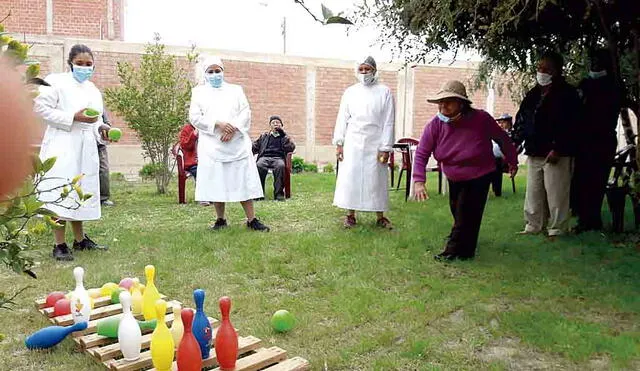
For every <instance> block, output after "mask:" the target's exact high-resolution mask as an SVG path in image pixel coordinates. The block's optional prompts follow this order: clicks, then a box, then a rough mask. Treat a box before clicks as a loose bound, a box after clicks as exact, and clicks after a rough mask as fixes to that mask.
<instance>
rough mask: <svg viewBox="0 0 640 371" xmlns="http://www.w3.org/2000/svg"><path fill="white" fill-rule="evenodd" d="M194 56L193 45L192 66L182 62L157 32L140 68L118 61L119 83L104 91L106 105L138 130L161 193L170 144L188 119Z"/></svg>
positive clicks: (167, 176)
mask: <svg viewBox="0 0 640 371" xmlns="http://www.w3.org/2000/svg"><path fill="white" fill-rule="evenodd" d="M195 58H196V55H195V54H193V49H192V51H191V52H190V53H189V54H188V55H187V62H188V64H189V67H188V68H184V67H182V66H180V64H179V63H178V60H177V59H176V57H174V56H172V55H169V54H167V52H166V50H165V46H164V45H163V44H161V43H160V37H159V36H158V35H156V36H155V37H154V41H153V43H150V44H148V45H147V46H146V48H145V54H144V55H143V56H142V60H141V61H140V65H139V67H138V68H136V67H134V66H133V65H132V64H131V63H129V62H119V63H118V77H119V78H120V86H118V87H116V88H112V89H107V91H106V92H105V101H106V103H107V106H108V107H109V108H111V109H112V110H113V111H114V112H116V113H117V114H119V115H120V116H122V117H123V118H124V120H125V121H126V122H127V124H128V125H129V127H130V128H131V129H133V130H134V131H135V132H136V133H137V134H138V137H139V138H140V141H141V143H142V149H143V151H144V156H145V157H146V158H148V159H150V160H151V165H152V168H153V169H154V170H155V171H154V172H155V180H156V188H157V190H158V193H161V194H162V193H165V192H166V189H167V185H168V184H169V181H170V180H171V168H172V163H171V162H172V157H171V154H170V150H171V146H172V145H173V143H174V142H175V141H176V138H177V135H178V133H179V131H180V128H181V127H182V125H184V124H185V123H186V122H187V119H188V105H189V100H190V98H191V88H192V87H193V83H192V81H191V79H190V76H189V75H190V72H189V71H191V70H192V68H191V67H192V64H193V62H194V61H195Z"/></svg>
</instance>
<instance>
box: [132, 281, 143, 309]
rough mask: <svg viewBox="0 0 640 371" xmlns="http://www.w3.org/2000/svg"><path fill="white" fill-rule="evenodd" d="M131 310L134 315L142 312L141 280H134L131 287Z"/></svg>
mask: <svg viewBox="0 0 640 371" xmlns="http://www.w3.org/2000/svg"><path fill="white" fill-rule="evenodd" d="M136 280H137V278H136ZM131 312H133V315H134V316H137V315H140V314H142V293H141V292H140V281H138V282H134V284H133V286H132V287H131Z"/></svg>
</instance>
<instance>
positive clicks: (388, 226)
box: [376, 216, 393, 230]
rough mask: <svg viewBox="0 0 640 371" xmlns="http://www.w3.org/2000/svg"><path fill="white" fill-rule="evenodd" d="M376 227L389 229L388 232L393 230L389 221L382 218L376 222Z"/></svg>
mask: <svg viewBox="0 0 640 371" xmlns="http://www.w3.org/2000/svg"><path fill="white" fill-rule="evenodd" d="M376 225H377V226H378V227H380V228H384V229H389V230H391V229H393V224H391V221H390V220H389V219H387V218H386V217H384V216H383V217H382V218H380V219H378V221H377V222H376Z"/></svg>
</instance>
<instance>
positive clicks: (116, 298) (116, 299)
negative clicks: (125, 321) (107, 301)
mask: <svg viewBox="0 0 640 371" xmlns="http://www.w3.org/2000/svg"><path fill="white" fill-rule="evenodd" d="M123 291H124V289H123V288H121V287H118V288H117V289H115V290H113V291H112V292H111V304H118V303H120V293H121V292H123Z"/></svg>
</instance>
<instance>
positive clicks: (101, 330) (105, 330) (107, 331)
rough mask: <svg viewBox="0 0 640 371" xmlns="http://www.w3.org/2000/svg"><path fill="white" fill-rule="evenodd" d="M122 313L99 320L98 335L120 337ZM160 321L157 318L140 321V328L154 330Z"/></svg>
mask: <svg viewBox="0 0 640 371" xmlns="http://www.w3.org/2000/svg"><path fill="white" fill-rule="evenodd" d="M121 317H122V316H121V315H119V316H114V317H109V318H105V319H103V320H100V321H98V324H97V325H96V327H97V330H98V335H101V336H105V337H108V338H112V339H117V338H118V326H119V325H120V319H121ZM157 323H158V321H157V320H156V319H152V320H149V321H138V325H139V326H140V330H142V331H145V330H149V331H153V330H155V328H156V325H157Z"/></svg>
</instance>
